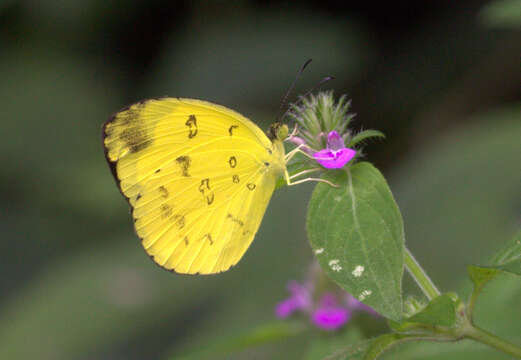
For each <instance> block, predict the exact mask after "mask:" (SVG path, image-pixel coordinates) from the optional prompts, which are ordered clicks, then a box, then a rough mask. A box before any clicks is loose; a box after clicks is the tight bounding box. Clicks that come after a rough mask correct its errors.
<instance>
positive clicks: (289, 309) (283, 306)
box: [275, 281, 311, 318]
mask: <svg viewBox="0 0 521 360" xmlns="http://www.w3.org/2000/svg"><path fill="white" fill-rule="evenodd" d="M288 290H289V292H290V293H291V296H290V297H289V298H287V299H285V300H283V301H281V302H280V303H278V304H277V307H276V308H275V314H276V315H277V317H279V318H286V317H288V316H290V315H291V314H293V313H294V312H295V311H296V310H308V309H310V308H311V293H310V291H309V289H308V288H307V287H306V286H304V285H301V284H299V283H298V282H296V281H290V283H289V284H288Z"/></svg>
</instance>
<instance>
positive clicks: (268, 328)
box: [170, 321, 305, 360]
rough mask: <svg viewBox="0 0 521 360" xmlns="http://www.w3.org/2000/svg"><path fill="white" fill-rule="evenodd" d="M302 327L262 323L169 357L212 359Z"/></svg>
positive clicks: (280, 337)
mask: <svg viewBox="0 0 521 360" xmlns="http://www.w3.org/2000/svg"><path fill="white" fill-rule="evenodd" d="M304 329H305V327H303V326H301V325H299V324H296V323H292V322H288V321H277V322H274V323H268V324H263V325H259V326H256V327H254V328H251V329H247V330H245V331H241V332H237V333H234V334H228V335H225V336H221V337H218V338H217V339H215V340H213V341H212V342H210V343H208V344H205V346H204V347H201V346H197V347H196V348H193V349H189V350H186V351H183V354H182V355H181V354H177V355H173V356H172V357H170V358H171V359H177V360H181V359H183V360H188V359H206V358H212V359H213V358H215V357H216V356H221V355H228V354H231V353H234V352H237V351H240V350H244V349H247V348H251V347H255V346H260V345H265V344H268V343H273V342H277V341H282V340H286V339H288V338H290V337H293V336H296V335H299V334H301V333H302V332H303V331H304Z"/></svg>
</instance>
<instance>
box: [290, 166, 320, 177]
mask: <svg viewBox="0 0 521 360" xmlns="http://www.w3.org/2000/svg"><path fill="white" fill-rule="evenodd" d="M319 170H322V168H313V169H308V170H303V171H301V172H299V173H296V174H293V175H290V177H289V178H290V180H291V179H293V178H296V177H299V176H301V175H304V174H308V173H311V172H315V171H319Z"/></svg>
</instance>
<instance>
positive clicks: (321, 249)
mask: <svg viewBox="0 0 521 360" xmlns="http://www.w3.org/2000/svg"><path fill="white" fill-rule="evenodd" d="M323 252H324V248H320V249H316V250H315V254H316V255H318V254H322V253H323Z"/></svg>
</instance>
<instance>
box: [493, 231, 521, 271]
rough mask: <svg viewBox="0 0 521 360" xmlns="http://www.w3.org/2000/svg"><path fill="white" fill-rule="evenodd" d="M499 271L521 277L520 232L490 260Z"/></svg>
mask: <svg viewBox="0 0 521 360" xmlns="http://www.w3.org/2000/svg"><path fill="white" fill-rule="evenodd" d="M492 264H494V265H496V266H497V267H498V268H499V269H500V270H503V271H508V272H511V273H513V274H516V275H521V231H520V232H518V233H517V234H516V236H514V237H513V238H512V240H511V241H510V242H509V243H507V244H506V245H505V246H504V247H503V248H502V249H501V250H499V251H498V252H497V253H496V255H495V256H494V257H493V258H492Z"/></svg>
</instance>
